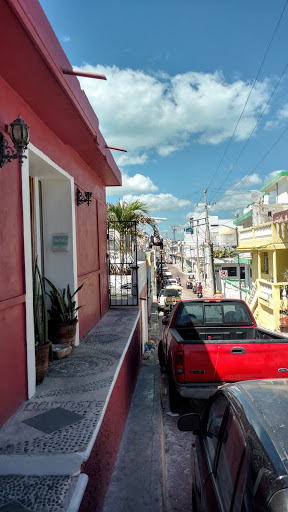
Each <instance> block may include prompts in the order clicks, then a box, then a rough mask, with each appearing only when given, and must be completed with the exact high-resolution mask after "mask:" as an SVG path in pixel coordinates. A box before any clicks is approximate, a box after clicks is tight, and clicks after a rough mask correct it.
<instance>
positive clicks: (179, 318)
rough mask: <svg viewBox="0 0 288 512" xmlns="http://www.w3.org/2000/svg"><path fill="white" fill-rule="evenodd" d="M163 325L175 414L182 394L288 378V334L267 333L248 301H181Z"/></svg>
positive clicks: (162, 349) (204, 394) (163, 358)
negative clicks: (248, 381)
mask: <svg viewBox="0 0 288 512" xmlns="http://www.w3.org/2000/svg"><path fill="white" fill-rule="evenodd" d="M162 323H163V325H165V327H164V329H163V334H162V341H161V342H160V343H159V345H158V353H159V360H160V363H161V365H162V366H163V365H164V364H165V365H166V367H167V370H168V375H169V395H170V407H171V410H172V411H173V412H177V410H178V408H179V404H180V402H182V400H180V397H181V396H182V397H183V398H196V399H197V398H200V399H201V398H209V396H210V395H211V394H213V393H214V392H215V391H217V388H219V387H220V386H221V385H222V384H226V383H232V382H236V381H241V380H251V379H267V378H269V379H276V378H283V376H284V374H285V373H286V375H287V376H288V369H287V368H283V366H285V361H287V360H288V343H287V338H286V337H284V336H282V335H281V334H279V335H277V334H276V333H271V334H270V333H267V331H266V333H263V332H262V331H261V329H259V328H258V327H257V324H256V321H255V319H254V318H253V315H252V313H251V311H250V309H249V308H248V306H247V304H246V302H244V301H243V300H239V299H222V298H221V299H215V298H211V299H208V298H204V299H192V300H181V301H180V302H178V304H177V305H176V306H175V308H174V310H173V311H172V314H171V315H170V316H169V318H166V317H165V316H164V317H163V319H162ZM286 364H287V363H286ZM179 395H180V396H179Z"/></svg>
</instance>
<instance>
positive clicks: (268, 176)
mask: <svg viewBox="0 0 288 512" xmlns="http://www.w3.org/2000/svg"><path fill="white" fill-rule="evenodd" d="M280 172H287V171H284V170H282V171H272V172H270V173H269V174H267V175H266V176H265V178H264V183H263V185H266V183H268V182H269V181H271V180H273V179H274V178H276V176H277V174H279V173H280Z"/></svg>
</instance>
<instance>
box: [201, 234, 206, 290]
mask: <svg viewBox="0 0 288 512" xmlns="http://www.w3.org/2000/svg"><path fill="white" fill-rule="evenodd" d="M202 247H203V279H204V288H206V259H205V243H203V246H202ZM203 279H201V281H203Z"/></svg>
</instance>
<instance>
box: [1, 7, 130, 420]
mask: <svg viewBox="0 0 288 512" xmlns="http://www.w3.org/2000/svg"><path fill="white" fill-rule="evenodd" d="M0 17H1V22H2V28H1V33H0V40H1V48H2V49H3V51H1V53H0V132H1V133H2V134H3V135H4V136H5V139H6V140H7V142H8V144H9V145H10V146H12V142H11V140H10V138H9V134H8V129H7V125H9V124H10V123H11V122H12V121H14V119H16V118H17V116H18V115H19V114H20V115H21V117H22V119H23V120H25V122H26V123H27V124H28V126H29V131H30V143H29V146H28V150H27V152H26V156H27V159H25V160H24V163H23V165H22V167H21V166H20V165H19V162H18V160H17V159H15V160H13V161H12V162H11V163H6V165H4V166H3V168H1V169H0V210H1V215H0V218H1V223H0V244H1V256H0V275H1V281H0V322H1V334H0V337H1V363H0V365H1V371H0V389H1V416H0V423H1V424H3V422H4V421H5V420H7V418H9V416H10V415H11V414H12V413H13V412H14V411H15V410H16V409H17V408H18V407H19V405H20V404H21V403H22V402H23V401H24V400H25V399H27V398H30V397H31V396H33V394H34V392H35V343H34V325H33V294H32V268H33V263H34V262H35V258H36V256H37V257H38V262H39V265H40V268H41V271H42V273H43V275H45V276H46V277H47V278H49V279H50V280H51V281H52V282H53V283H54V284H55V285H56V287H57V288H64V287H66V286H67V284H69V285H70V287H71V289H72V290H75V289H76V288H77V287H78V286H79V285H81V284H82V283H84V286H83V288H82V290H81V292H80V293H79V298H78V300H79V304H80V305H82V306H83V307H82V308H81V309H80V310H79V323H78V332H77V339H76V344H77V343H79V340H80V339H81V337H82V336H83V335H84V334H85V333H87V331H88V330H89V329H91V327H92V326H93V325H94V324H95V323H97V321H98V320H99V319H100V318H101V317H102V316H103V315H104V313H105V312H106V311H107V309H108V307H109V296H108V266H107V242H106V240H107V229H106V224H107V210H106V193H105V187H106V186H108V185H109V186H111V185H113V186H115V185H120V184H121V174H120V171H119V169H118V167H117V165H116V163H115V161H114V159H113V157H112V154H111V152H110V150H109V149H108V148H107V144H106V142H105V140H104V139H103V137H102V135H101V132H100V130H99V123H98V119H97V117H96V115H95V113H94V111H93V109H92V107H91V105H90V103H89V102H88V100H87V97H86V95H85V93H84V92H83V91H82V90H81V88H80V84H79V81H78V79H77V77H75V76H70V75H67V74H65V73H64V71H63V70H65V69H69V70H72V67H71V64H70V62H69V61H68V59H67V57H66V55H65V53H64V51H63V50H62V48H61V46H60V44H59V42H58V40H57V38H56V36H55V34H54V32H53V30H52V28H51V26H50V24H49V22H48V20H47V18H46V16H45V14H44V12H43V10H42V8H41V6H40V4H39V3H38V2H37V1H35V2H29V1H28V0H27V1H26V0H3V1H2V2H1V6H0ZM87 191H89V192H90V193H91V201H90V204H89V205H88V204H87V203H83V204H80V205H79V206H78V204H77V197H78V195H79V194H80V193H81V195H82V196H83V195H85V192H87ZM59 237H60V238H61V237H62V239H63V240H65V243H64V246H62V247H60V248H59V246H57V243H56V242H55V241H56V240H57V238H58V239H59Z"/></svg>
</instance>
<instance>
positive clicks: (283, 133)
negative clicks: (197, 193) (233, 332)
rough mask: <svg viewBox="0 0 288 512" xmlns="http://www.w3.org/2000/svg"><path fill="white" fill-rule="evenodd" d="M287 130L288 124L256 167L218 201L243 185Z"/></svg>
mask: <svg viewBox="0 0 288 512" xmlns="http://www.w3.org/2000/svg"><path fill="white" fill-rule="evenodd" d="M287 131H288V126H287V128H285V130H284V131H283V132H282V133H281V135H280V136H279V137H278V139H277V140H276V141H275V142H274V144H272V146H271V147H270V148H269V149H268V151H266V153H265V154H264V155H263V157H262V158H261V159H260V160H259V162H258V164H257V165H255V167H253V169H252V171H251V172H249V173H248V174H246V176H244V178H243V179H242V180H241V181H239V183H237V185H236V186H235V187H234V188H232V189H231V190H230V191H229V194H225V195H224V196H222V197H220V199H219V200H218V201H217V202H218V203H219V201H222V200H223V199H225V197H229V196H230V195H231V192H234V190H236V189H237V188H238V187H239V186H240V185H241V183H243V181H245V180H246V179H247V178H248V177H249V176H251V174H252V173H253V172H254V171H255V170H256V169H257V167H259V165H260V164H261V163H262V162H263V160H265V158H266V157H267V156H268V155H269V153H271V151H272V150H273V149H274V148H275V146H276V145H277V144H278V142H279V140H280V139H282V137H283V136H284V135H285V133H286V132H287Z"/></svg>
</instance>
